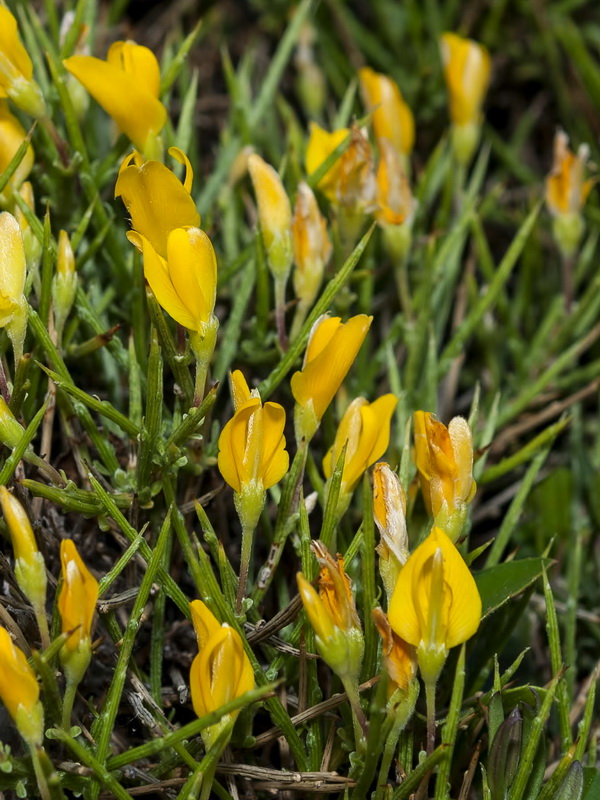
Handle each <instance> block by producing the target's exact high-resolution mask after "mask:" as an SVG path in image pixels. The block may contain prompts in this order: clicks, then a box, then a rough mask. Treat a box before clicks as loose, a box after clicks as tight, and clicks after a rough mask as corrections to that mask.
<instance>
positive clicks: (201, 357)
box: [190, 315, 219, 407]
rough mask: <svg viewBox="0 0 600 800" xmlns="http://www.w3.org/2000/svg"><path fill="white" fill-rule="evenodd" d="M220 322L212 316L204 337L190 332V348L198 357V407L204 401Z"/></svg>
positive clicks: (196, 391) (196, 389) (196, 393)
mask: <svg viewBox="0 0 600 800" xmlns="http://www.w3.org/2000/svg"><path fill="white" fill-rule="evenodd" d="M218 330H219V321H218V320H217V318H216V317H215V316H214V315H212V318H211V319H210V320H209V321H208V323H207V324H206V326H205V330H204V335H203V336H201V335H200V334H199V333H198V332H197V331H190V346H191V348H192V350H193V352H194V356H195V357H196V382H195V384H194V402H193V404H194V406H195V407H198V406H199V405H200V403H202V400H203V399H204V388H205V386H206V379H207V377H208V370H209V368H210V362H211V360H212V356H213V353H214V350H215V345H216V343H217V331H218Z"/></svg>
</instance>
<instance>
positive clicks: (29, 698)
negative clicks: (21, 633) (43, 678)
mask: <svg viewBox="0 0 600 800" xmlns="http://www.w3.org/2000/svg"><path fill="white" fill-rule="evenodd" d="M1 8H2V6H0V9H1ZM39 696H40V687H39V685H38V682H37V680H36V678H35V675H34V673H33V670H32V669H31V667H30V666H29V664H28V663H27V659H26V658H25V653H23V651H22V650H21V649H20V648H19V647H17V646H16V645H15V644H13V641H12V639H11V637H10V634H9V632H8V631H7V630H6V628H3V627H1V626H0V699H1V700H2V702H3V703H4V705H5V706H6V708H7V709H8V713H9V714H10V715H11V717H12V718H13V719H15V717H16V716H17V712H18V710H19V706H23V708H24V709H26V710H28V711H31V710H32V709H33V707H34V706H35V704H36V703H37V701H38V699H39Z"/></svg>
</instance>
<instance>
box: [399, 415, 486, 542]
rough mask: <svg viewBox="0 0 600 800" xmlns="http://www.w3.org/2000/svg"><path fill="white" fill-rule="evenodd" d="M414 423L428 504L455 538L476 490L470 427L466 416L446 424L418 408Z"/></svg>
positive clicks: (418, 460)
mask: <svg viewBox="0 0 600 800" xmlns="http://www.w3.org/2000/svg"><path fill="white" fill-rule="evenodd" d="M414 424H415V460H416V465H417V470H418V473H419V482H420V485H421V492H422V493H423V499H424V501H425V505H426V506H427V510H428V511H429V512H430V513H432V514H433V516H434V518H435V521H436V525H439V526H440V527H442V528H444V530H445V531H446V532H447V533H448V534H449V535H450V537H451V538H452V539H453V540H454V541H456V539H458V537H459V535H460V532H461V530H462V527H463V524H464V521H465V516H466V513H467V504H468V503H470V502H471V500H472V499H473V497H474V495H475V491H476V489H477V484H476V483H475V480H474V479H473V437H472V434H471V430H470V428H469V425H468V423H467V421H466V420H465V419H464V418H463V417H454V418H453V419H451V420H450V423H449V425H448V427H446V426H445V425H444V424H443V423H441V422H438V420H436V419H435V417H434V416H433V414H430V413H428V412H426V411H415V415H414Z"/></svg>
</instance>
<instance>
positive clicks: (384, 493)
mask: <svg viewBox="0 0 600 800" xmlns="http://www.w3.org/2000/svg"><path fill="white" fill-rule="evenodd" d="M373 517H374V519H375V524H376V525H377V528H378V529H379V536H380V537H381V538H380V542H379V544H378V545H377V548H376V549H377V553H378V555H379V573H380V575H381V579H382V580H383V586H384V589H385V593H386V596H387V598H388V602H389V599H390V597H391V596H392V593H393V591H394V587H395V585H396V580H397V578H398V575H399V573H400V570H401V569H402V567H403V566H404V564H405V563H406V559H407V558H408V531H407V529H406V496H405V494H404V489H403V488H402V484H401V483H400V478H399V477H398V476H397V475H396V473H395V472H393V471H392V470H391V469H390V466H389V464H385V463H383V462H381V461H380V462H379V463H378V464H375V467H374V469H373Z"/></svg>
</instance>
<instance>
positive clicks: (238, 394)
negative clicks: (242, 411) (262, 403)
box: [229, 369, 250, 411]
mask: <svg viewBox="0 0 600 800" xmlns="http://www.w3.org/2000/svg"><path fill="white" fill-rule="evenodd" d="M229 383H230V387H231V395H232V397H233V408H234V410H236V411H237V409H238V408H239V407H240V406H241V405H242V404H243V403H245V402H246V400H249V399H250V389H249V387H248V384H247V383H246V379H245V378H244V374H243V372H242V371H241V370H239V369H236V370H234V372H230V373H229Z"/></svg>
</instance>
